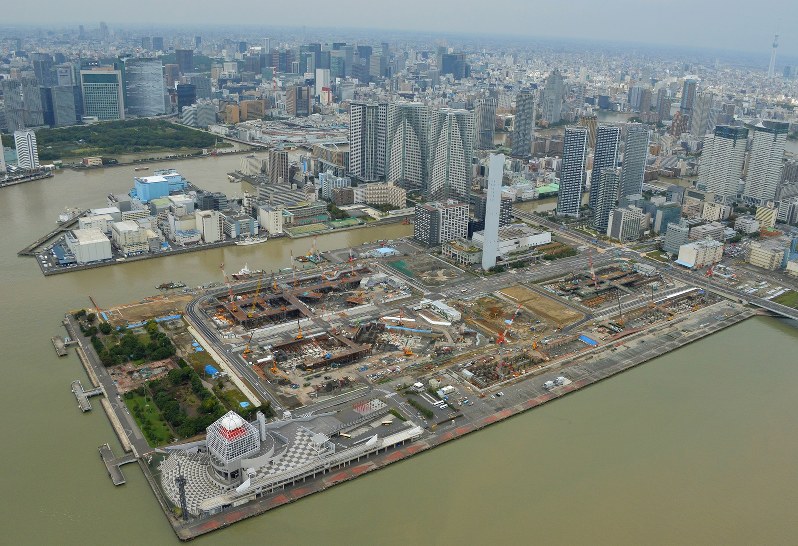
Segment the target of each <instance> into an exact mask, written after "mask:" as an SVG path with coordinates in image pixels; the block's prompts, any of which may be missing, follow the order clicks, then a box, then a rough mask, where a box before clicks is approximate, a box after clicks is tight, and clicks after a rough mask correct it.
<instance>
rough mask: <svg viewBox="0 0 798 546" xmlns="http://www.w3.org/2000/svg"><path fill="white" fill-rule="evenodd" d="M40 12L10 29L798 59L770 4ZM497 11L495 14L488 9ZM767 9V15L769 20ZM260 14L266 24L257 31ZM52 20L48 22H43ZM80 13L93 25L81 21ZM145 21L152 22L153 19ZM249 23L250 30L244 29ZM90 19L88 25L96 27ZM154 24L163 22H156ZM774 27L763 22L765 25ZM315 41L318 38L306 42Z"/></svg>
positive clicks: (54, 7) (452, 0) (415, 3)
mask: <svg viewBox="0 0 798 546" xmlns="http://www.w3.org/2000/svg"><path fill="white" fill-rule="evenodd" d="M43 4H44V5H40V6H38V8H39V9H38V10H37V11H35V12H33V11H31V10H30V6H29V5H25V4H21V3H11V4H10V5H8V6H7V7H6V8H5V10H4V11H5V13H4V23H5V24H7V25H14V24H17V25H26V26H29V25H32V26H39V27H64V26H71V25H78V24H83V25H85V26H86V27H87V28H92V27H96V26H97V25H98V24H99V22H100V21H105V22H106V23H107V24H108V25H109V26H110V27H112V28H113V27H114V26H118V27H120V28H125V27H128V28H129V27H135V26H139V25H148V26H152V25H161V26H170V25H171V26H181V27H187V26H192V25H196V26H241V27H250V28H251V27H253V26H257V25H263V26H264V27H297V28H300V27H302V26H305V27H316V28H319V29H337V28H346V29H347V30H358V29H361V30H386V31H407V32H427V33H429V32H432V33H434V32H441V33H444V34H463V35H492V36H502V35H506V36H507V37H508V38H509V37H511V36H513V37H528V38H530V39H557V38H561V39H582V40H596V41H606V42H618V43H623V42H632V43H640V44H650V45H653V46H657V45H669V46H674V47H686V48H700V49H705V48H712V49H727V50H730V51H741V52H751V53H753V52H758V53H762V54H764V55H766V56H769V55H770V49H771V43H772V41H773V36H774V34H777V33H778V34H779V35H780V36H779V49H778V55H779V56H780V55H784V56H788V57H793V56H796V55H798V37H796V36H795V35H794V34H788V33H787V32H788V31H790V30H791V29H792V28H794V27H795V25H788V24H786V23H785V22H790V21H798V2H795V1H794V0H792V1H791V0H766V1H765V2H764V3H760V4H758V6H761V8H762V9H760V10H758V13H760V14H761V16H760V17H757V18H756V19H757V21H756V22H753V23H752V18H751V14H750V11H751V4H750V2H743V1H742V0H727V1H726V2H724V3H723V5H722V7H718V6H717V4H716V3H715V2H701V1H700V0H699V2H695V3H693V4H691V5H690V6H689V8H688V9H684V10H677V9H674V8H673V7H671V6H669V5H667V4H662V3H661V2H656V3H655V2H653V1H651V0H604V1H603V2H601V3H600V4H598V3H596V2H595V1H594V0H568V1H567V2H565V3H563V4H552V3H550V2H542V1H540V0H531V1H529V2H524V1H522V0H509V1H508V2H505V3H503V4H502V5H501V9H487V8H486V5H484V4H477V3H472V4H470V5H468V4H465V3H463V2H461V1H456V0H437V1H436V2H426V1H423V0H405V1H404V2H401V3H399V2H384V1H382V2H372V3H369V4H367V5H365V6H364V3H363V2H361V1H358V0H338V1H337V2H335V3H332V2H329V1H325V2H321V1H320V0H305V1H304V2H303V3H302V4H301V5H302V10H301V13H300V11H299V10H294V11H291V10H286V12H285V13H280V14H279V15H278V16H276V17H274V18H272V13H271V12H273V11H274V10H270V9H268V8H267V7H266V6H264V5H263V4H262V3H259V2H255V1H253V0H243V1H242V2H239V3H238V4H236V6H235V8H234V9H227V10H224V11H219V10H218V9H214V8H218V6H217V5H216V4H213V3H210V2H206V1H204V0H201V1H199V2H194V3H193V4H192V5H191V8H190V9H188V10H187V9H186V8H185V7H182V6H178V5H175V4H169V3H166V4H164V3H162V2H155V1H154V0H139V1H138V2H136V10H135V12H134V13H130V12H127V11H123V10H122V9H120V8H116V7H114V6H113V5H110V4H109V3H106V2H92V1H86V0H75V1H74V2H70V3H63V2H58V3H56V2H51V1H46V2H44V3H43ZM487 6H488V7H489V6H492V5H487ZM766 9H767V11H765V10H766ZM260 11H262V13H263V16H262V20H261V21H258V22H257V23H256V22H254V21H255V20H256V18H257V17H258V14H259V12H260ZM42 13H45V14H46V15H45V16H42V15H41V14H42ZM78 13H85V14H87V17H85V18H82V19H78V18H76V17H75V15H76V14H78ZM147 14H153V15H155V17H152V16H149V17H147V16H146V15H147ZM242 14H246V16H247V18H248V21H247V23H245V24H241V17H242ZM89 17H90V18H89ZM153 19H155V20H153ZM760 19H761V20H770V21H775V22H769V23H761V22H758V20H760ZM308 38H309V39H312V37H310V36H308Z"/></svg>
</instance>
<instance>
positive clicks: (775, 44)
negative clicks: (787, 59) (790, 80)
mask: <svg viewBox="0 0 798 546" xmlns="http://www.w3.org/2000/svg"><path fill="white" fill-rule="evenodd" d="M778 47H779V35H778V34H776V36H775V37H774V38H773V51H772V52H771V53H770V65H769V66H768V78H773V77H774V76H775V75H776V49H778Z"/></svg>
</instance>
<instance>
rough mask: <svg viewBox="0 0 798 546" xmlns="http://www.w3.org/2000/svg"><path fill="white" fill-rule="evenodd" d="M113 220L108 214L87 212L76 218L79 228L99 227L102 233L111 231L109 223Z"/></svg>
mask: <svg viewBox="0 0 798 546" xmlns="http://www.w3.org/2000/svg"><path fill="white" fill-rule="evenodd" d="M113 221H114V218H113V216H111V215H110V214H89V215H87V216H81V217H80V218H78V228H79V229H99V230H100V231H102V232H103V233H106V234H107V233H111V223H112V222H113Z"/></svg>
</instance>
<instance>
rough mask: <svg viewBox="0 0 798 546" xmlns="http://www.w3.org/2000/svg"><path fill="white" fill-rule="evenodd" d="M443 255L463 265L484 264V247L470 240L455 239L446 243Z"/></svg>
mask: <svg viewBox="0 0 798 546" xmlns="http://www.w3.org/2000/svg"><path fill="white" fill-rule="evenodd" d="M441 254H443V256H445V257H446V258H449V259H450V260H452V261H454V262H457V263H458V264H461V265H475V264H478V263H481V262H482V247H481V246H477V245H476V244H474V243H473V242H471V241H469V240H468V239H455V240H454V241H449V242H447V243H444V245H443V246H442V247H441Z"/></svg>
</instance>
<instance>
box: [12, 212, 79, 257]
mask: <svg viewBox="0 0 798 546" xmlns="http://www.w3.org/2000/svg"><path fill="white" fill-rule="evenodd" d="M87 212H88V210H84V211H82V212H81V213H80V214H78V215H77V216H75V217H74V218H72V219H71V220H69V221H68V222H66V223H64V224H61V225H60V226H58V227H57V228H55V229H54V230H53V231H51V232H50V233H48V234H47V235H42V236H41V237H39V238H38V239H36V240H35V241H33V242H32V243H31V244H29V245H28V246H26V247H25V248H23V249H22V250H20V251H19V252H17V256H35V255H36V249H37V248H38V247H40V246H41V245H43V244H44V243H46V242H47V241H49V240H50V239H52V238H53V237H55V236H57V235H60V234H62V233H65V232H67V231H69V230H71V229H72V228H73V227H75V225H76V224H77V223H78V218H80V217H81V216H83V215H84V214H85V213H87Z"/></svg>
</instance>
